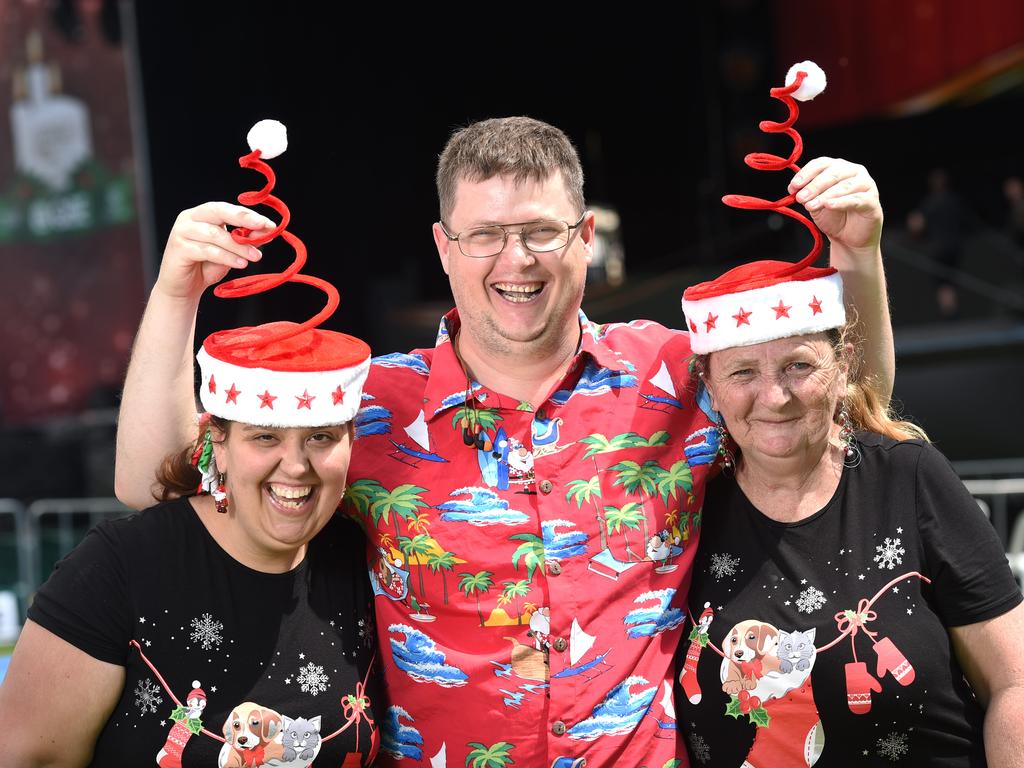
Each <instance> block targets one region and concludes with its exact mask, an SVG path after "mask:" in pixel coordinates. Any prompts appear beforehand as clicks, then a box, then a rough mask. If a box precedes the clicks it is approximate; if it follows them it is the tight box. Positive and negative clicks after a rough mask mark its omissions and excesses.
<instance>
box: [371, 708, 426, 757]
mask: <svg viewBox="0 0 1024 768" xmlns="http://www.w3.org/2000/svg"><path fill="white" fill-rule="evenodd" d="M399 718H404V719H405V720H408V721H409V722H410V723H413V722H416V721H415V720H413V718H412V715H410V714H409V713H408V712H406V711H405V710H404V709H402V708H401V707H400V706H398V705H397V704H395V705H392V706H390V707H388V711H387V712H386V713H385V714H384V717H383V718H382V721H381V724H380V748H381V750H383V751H384V752H387V753H388V754H389V755H391V756H392V757H393V758H395V759H396V760H401V759H402V758H403V757H408V758H411V759H413V760H422V759H423V750H422V749H420V747H422V746H423V737H422V736H420V732H419V731H417V730H416V729H415V728H413V727H412V726H411V725H402V723H401V721H400V719H399Z"/></svg>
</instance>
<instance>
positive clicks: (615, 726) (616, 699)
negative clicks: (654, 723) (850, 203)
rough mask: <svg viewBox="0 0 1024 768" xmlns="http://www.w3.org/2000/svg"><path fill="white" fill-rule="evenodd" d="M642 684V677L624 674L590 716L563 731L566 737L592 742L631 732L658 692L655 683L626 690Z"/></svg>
mask: <svg viewBox="0 0 1024 768" xmlns="http://www.w3.org/2000/svg"><path fill="white" fill-rule="evenodd" d="M644 685H649V683H648V682H647V680H646V679H644V678H642V677H639V676H636V677H627V678H626V679H625V680H623V681H622V682H621V683H619V684H618V685H616V686H615V687H614V688H612V689H611V690H610V691H609V692H608V695H607V696H605V697H604V700H603V701H602V702H601V703H600V704H598V705H597V706H596V707H594V711H593V712H591V714H590V717H588V718H587V719H586V720H583V721H581V722H579V723H577V724H576V725H574V726H573V727H572V728H570V729H569V730H568V731H566V733H567V734H568V735H569V738H572V739H579V740H583V741H593V740H594V739H598V738H600V737H601V736H613V735H615V734H622V733H629V732H630V731H632V730H633V729H634V728H636V726H637V724H638V723H639V722H640V720H642V719H643V716H644V715H645V714H646V713H647V710H648V708H649V707H650V706H651V702H652V701H654V694H655V693H657V691H658V688H657V686H653V687H651V688H642V689H640V690H638V691H636V692H635V693H634V692H632V691H631V690H630V689H631V688H632V687H634V686H644Z"/></svg>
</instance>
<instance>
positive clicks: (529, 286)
mask: <svg viewBox="0 0 1024 768" xmlns="http://www.w3.org/2000/svg"><path fill="white" fill-rule="evenodd" d="M491 287H492V288H494V290H495V291H497V292H498V293H499V294H501V297H502V298H503V299H505V300H506V301H511V302H514V303H517V304H522V303H525V302H527V301H532V300H533V299H534V298H536V297H537V296H539V295H540V292H541V291H542V290H543V289H544V283H539V282H538V283H494V285H492V286H491Z"/></svg>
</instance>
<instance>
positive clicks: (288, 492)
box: [269, 483, 313, 509]
mask: <svg viewBox="0 0 1024 768" xmlns="http://www.w3.org/2000/svg"><path fill="white" fill-rule="evenodd" d="M269 488H270V497H271V498H272V499H273V500H274V501H275V502H276V503H277V504H279V505H281V506H282V507H285V508H288V509H299V508H300V507H301V506H302V505H303V504H305V503H306V502H307V501H308V500H309V497H310V494H312V493H313V487H312V486H310V485H300V486H295V485H278V484H277V483H271V484H270V486H269Z"/></svg>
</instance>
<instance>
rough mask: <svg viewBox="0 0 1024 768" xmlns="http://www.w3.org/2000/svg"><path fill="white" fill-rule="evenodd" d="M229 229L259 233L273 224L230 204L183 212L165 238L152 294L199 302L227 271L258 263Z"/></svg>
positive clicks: (257, 254) (256, 252)
mask: <svg viewBox="0 0 1024 768" xmlns="http://www.w3.org/2000/svg"><path fill="white" fill-rule="evenodd" d="M228 226H231V227H247V228H249V229H252V230H254V232H257V233H258V232H261V231H264V230H270V229H273V228H274V227H275V226H276V224H275V223H274V222H273V221H271V220H270V219H268V218H267V217H265V216H262V215H260V214H258V213H256V212H255V211H252V210H249V209H248V208H244V207H242V206H240V205H234V204H232V203H223V202H211V203H203V204H202V205H198V206H196V207H195V208H189V209H187V210H184V211H182V212H181V213H179V214H178V218H177V219H175V221H174V226H173V227H172V228H171V232H170V235H169V236H168V238H167V246H166V247H165V248H164V255H163V260H162V261H161V264H160V275H159V277H158V278H157V283H156V286H155V287H154V291H160V292H161V293H163V294H164V295H166V296H168V297H171V298H177V299H188V300H192V301H198V300H199V297H200V296H201V295H202V293H203V291H205V290H206V288H207V287H209V286H211V285H213V284H214V283H216V282H218V281H219V280H221V279H222V278H223V277H224V275H226V274H227V273H228V271H229V270H230V269H232V268H235V269H242V268H244V267H246V266H248V264H249V263H250V262H253V261H259V260H260V258H261V257H262V254H261V253H260V251H259V249H258V248H254V247H253V246H250V245H244V244H241V243H237V242H235V240H234V239H233V238H232V237H231V233H230V231H229V230H228V229H227V227H228Z"/></svg>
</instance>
